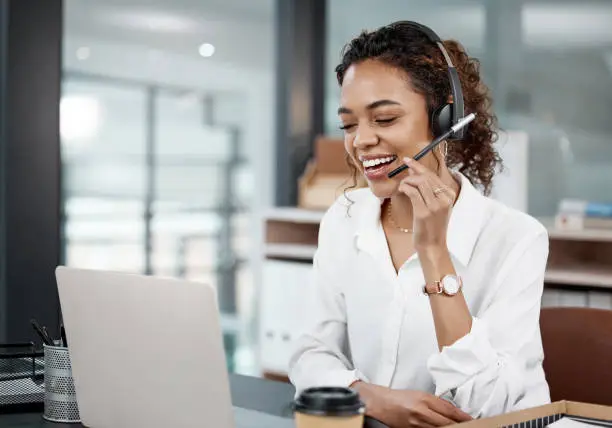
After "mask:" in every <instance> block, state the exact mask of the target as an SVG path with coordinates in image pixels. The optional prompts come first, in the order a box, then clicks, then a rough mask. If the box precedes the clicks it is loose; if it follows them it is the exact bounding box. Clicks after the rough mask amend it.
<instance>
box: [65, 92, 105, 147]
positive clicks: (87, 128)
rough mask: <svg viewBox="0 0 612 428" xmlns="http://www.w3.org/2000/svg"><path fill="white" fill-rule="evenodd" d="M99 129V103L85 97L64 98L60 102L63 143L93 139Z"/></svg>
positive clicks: (71, 96)
mask: <svg viewBox="0 0 612 428" xmlns="http://www.w3.org/2000/svg"><path fill="white" fill-rule="evenodd" d="M99 128H100V103H99V101H98V100H97V99H96V98H91V97H87V96H73V95H70V96H66V97H64V98H62V99H61V101H60V135H61V136H62V139H63V140H64V141H66V140H67V141H68V142H72V141H77V142H78V141H82V140H87V139H90V138H92V137H94V136H95V135H96V134H97V133H98V130H99Z"/></svg>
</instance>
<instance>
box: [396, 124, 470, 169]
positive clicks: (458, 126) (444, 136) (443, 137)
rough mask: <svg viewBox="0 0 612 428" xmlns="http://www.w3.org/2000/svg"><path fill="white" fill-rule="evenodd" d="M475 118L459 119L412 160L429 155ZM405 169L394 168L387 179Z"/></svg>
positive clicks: (405, 167)
mask: <svg viewBox="0 0 612 428" xmlns="http://www.w3.org/2000/svg"><path fill="white" fill-rule="evenodd" d="M475 118H476V114H475V113H470V114H468V115H467V116H466V117H464V118H463V119H461V120H460V121H459V122H457V123H456V124H454V125H453V126H451V129H449V130H448V131H446V132H445V133H444V134H442V135H440V136H439V137H438V138H436V139H435V140H433V141H432V142H431V143H429V144H428V145H427V147H425V148H424V149H423V150H421V151H420V152H419V153H417V154H416V156H415V157H414V158H413V159H414V160H417V161H418V160H419V159H421V158H422V157H423V156H425V155H426V154H427V153H429V152H430V151H432V150H433V149H435V148H436V146H437V145H438V144H440V143H441V142H442V141H444V140H446V139H447V138H448V137H450V136H451V135H453V134H454V133H455V132H457V131H459V130H460V129H461V128H465V127H466V126H467V124H468V123H470V122H471V121H473V120H474V119H475ZM407 169H408V165H405V164H404V165H402V166H400V167H398V168H395V169H394V170H393V171H391V172H390V173H389V175H388V177H389V178H393V177H395V176H396V175H397V174H399V173H400V172H402V171H405V170H407Z"/></svg>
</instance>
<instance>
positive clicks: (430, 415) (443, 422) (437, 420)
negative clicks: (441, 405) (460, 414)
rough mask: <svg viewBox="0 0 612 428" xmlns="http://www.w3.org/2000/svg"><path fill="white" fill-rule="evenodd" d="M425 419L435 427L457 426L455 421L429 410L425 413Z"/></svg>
mask: <svg viewBox="0 0 612 428" xmlns="http://www.w3.org/2000/svg"><path fill="white" fill-rule="evenodd" d="M423 419H424V420H425V422H427V423H428V424H431V425H433V426H435V427H446V426H449V425H454V424H455V421H454V420H453V419H449V418H447V417H446V416H444V415H441V414H439V413H436V412H434V411H433V410H427V411H426V412H424V413H423Z"/></svg>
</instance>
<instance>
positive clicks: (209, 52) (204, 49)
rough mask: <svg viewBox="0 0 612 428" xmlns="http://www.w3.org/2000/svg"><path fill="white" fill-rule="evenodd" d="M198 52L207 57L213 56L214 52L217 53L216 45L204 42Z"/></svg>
mask: <svg viewBox="0 0 612 428" xmlns="http://www.w3.org/2000/svg"><path fill="white" fill-rule="evenodd" d="M198 52H199V53H200V55H202V56H203V57H205V58H207V57H210V56H213V54H214V53H215V47H214V46H213V45H211V44H210V43H203V44H201V45H200V48H199V49H198Z"/></svg>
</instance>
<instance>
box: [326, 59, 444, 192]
mask: <svg viewBox="0 0 612 428" xmlns="http://www.w3.org/2000/svg"><path fill="white" fill-rule="evenodd" d="M338 114H339V116H340V119H341V121H342V128H343V129H344V147H345V149H346V151H347V152H348V153H349V155H350V157H351V159H352V161H353V162H354V163H355V165H356V166H357V168H358V170H359V171H361V172H362V173H363V175H364V176H365V178H366V180H367V181H368V184H369V186H370V189H371V190H372V192H373V193H374V194H375V195H376V196H377V197H380V198H388V197H390V196H391V195H393V194H394V193H395V192H397V188H398V185H399V182H400V180H401V179H402V177H404V176H405V173H403V174H399V175H397V176H395V177H394V178H388V177H387V174H388V173H389V172H391V171H392V170H393V169H395V168H397V167H398V166H400V165H402V163H403V161H402V159H403V158H404V157H407V156H408V157H413V156H415V155H416V154H417V153H418V152H419V151H420V150H421V149H422V148H423V147H425V146H426V145H427V144H428V143H429V142H430V141H431V131H430V128H429V117H428V113H427V103H426V100H425V97H424V96H423V95H421V94H419V93H417V92H415V91H414V90H413V89H412V87H411V86H410V81H409V78H408V76H407V75H406V73H404V72H403V71H402V70H400V69H397V68H394V67H391V66H388V65H385V64H383V63H381V62H378V61H374V60H366V61H363V62H360V63H357V64H353V65H351V66H350V67H349V69H348V70H347V71H346V73H345V75H344V80H343V82H342V88H341V97H340V108H339V109H338ZM419 162H421V163H423V164H425V165H426V166H428V167H429V168H432V169H434V170H435V168H436V166H437V164H436V160H435V159H434V157H433V156H432V155H431V154H428V155H427V156H425V157H424V158H423V159H421V160H420V161H419Z"/></svg>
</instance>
